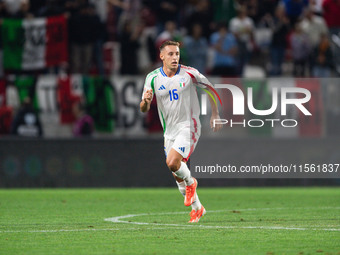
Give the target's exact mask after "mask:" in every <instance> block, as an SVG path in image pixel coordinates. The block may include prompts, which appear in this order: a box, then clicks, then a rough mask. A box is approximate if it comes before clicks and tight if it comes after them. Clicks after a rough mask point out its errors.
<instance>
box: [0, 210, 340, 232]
mask: <svg viewBox="0 0 340 255" xmlns="http://www.w3.org/2000/svg"><path fill="white" fill-rule="evenodd" d="M291 209H294V210H299V209H305V210H308V209H322V210H326V209H335V210H339V209H340V207H319V208H315V207H310V208H308V207H300V208H245V209H225V210H215V211H208V213H219V212H230V211H241V212H242V211H267V210H291ZM187 213H188V212H165V213H141V214H128V215H123V216H117V217H112V218H107V219H104V220H105V221H109V222H113V223H125V224H134V225H146V226H148V225H149V226H150V228H143V229H147V230H156V229H168V228H169V227H172V228H174V229H183V230H188V229H191V228H192V227H196V228H207V229H209V228H210V229H268V230H323V231H340V229H339V228H317V227H310V228H304V227H278V226H208V225H197V224H167V223H149V222H132V221H129V220H127V221H126V220H122V219H128V218H133V217H140V216H152V215H155V216H156V215H173V214H187ZM151 226H152V227H151ZM156 226H159V227H156ZM336 227H338V226H336ZM339 227H340V226H339ZM121 230H141V228H139V227H134V228H104V229H98V228H86V229H54V230H0V234H1V233H60V232H91V231H94V232H95V231H121Z"/></svg>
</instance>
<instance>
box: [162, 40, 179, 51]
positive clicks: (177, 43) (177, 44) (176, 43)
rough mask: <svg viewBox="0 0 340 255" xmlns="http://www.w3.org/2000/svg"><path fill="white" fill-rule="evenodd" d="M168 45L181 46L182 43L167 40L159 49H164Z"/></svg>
mask: <svg viewBox="0 0 340 255" xmlns="http://www.w3.org/2000/svg"><path fill="white" fill-rule="evenodd" d="M168 45H173V46H177V47H179V45H180V43H179V42H175V41H165V42H164V43H162V44H161V46H159V51H162V50H163V49H164V48H165V47H166V46H168Z"/></svg>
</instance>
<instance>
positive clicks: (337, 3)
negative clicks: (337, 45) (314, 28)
mask: <svg viewBox="0 0 340 255" xmlns="http://www.w3.org/2000/svg"><path fill="white" fill-rule="evenodd" d="M322 8H323V17H324V18H325V20H326V23H327V26H328V28H329V31H330V33H331V34H336V35H338V36H339V33H340V0H324V1H323V4H322Z"/></svg>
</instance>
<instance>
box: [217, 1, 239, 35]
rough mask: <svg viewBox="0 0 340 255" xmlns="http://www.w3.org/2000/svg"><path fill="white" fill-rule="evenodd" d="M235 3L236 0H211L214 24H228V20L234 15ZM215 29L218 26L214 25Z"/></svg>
mask: <svg viewBox="0 0 340 255" xmlns="http://www.w3.org/2000/svg"><path fill="white" fill-rule="evenodd" d="M236 3H237V1H236V0H211V6H212V9H213V16H214V23H215V25H216V24H221V23H225V24H229V21H230V20H231V19H232V18H233V17H235V15H236V10H235V7H236ZM215 29H218V28H217V27H215Z"/></svg>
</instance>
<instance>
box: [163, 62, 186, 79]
mask: <svg viewBox="0 0 340 255" xmlns="http://www.w3.org/2000/svg"><path fill="white" fill-rule="evenodd" d="M159 70H160V71H161V74H162V75H163V76H164V77H168V76H167V75H166V74H165V72H164V70H163V66H162V67H161V68H159ZM180 71H181V65H180V64H179V65H178V68H177V72H176V73H175V75H177V74H179V72H180Z"/></svg>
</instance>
